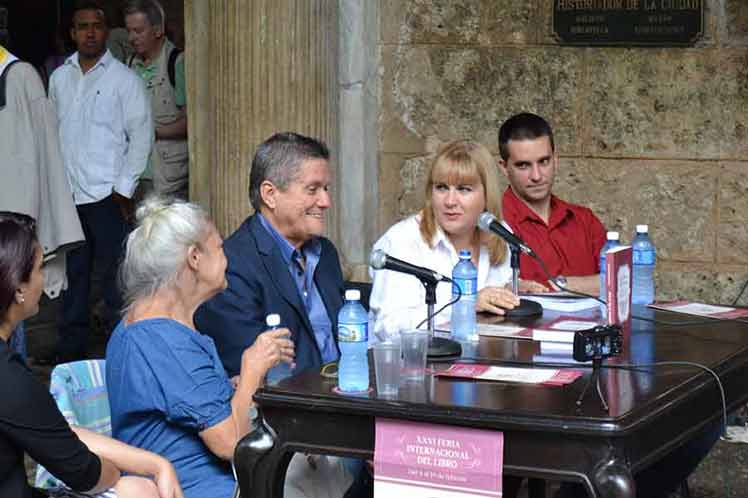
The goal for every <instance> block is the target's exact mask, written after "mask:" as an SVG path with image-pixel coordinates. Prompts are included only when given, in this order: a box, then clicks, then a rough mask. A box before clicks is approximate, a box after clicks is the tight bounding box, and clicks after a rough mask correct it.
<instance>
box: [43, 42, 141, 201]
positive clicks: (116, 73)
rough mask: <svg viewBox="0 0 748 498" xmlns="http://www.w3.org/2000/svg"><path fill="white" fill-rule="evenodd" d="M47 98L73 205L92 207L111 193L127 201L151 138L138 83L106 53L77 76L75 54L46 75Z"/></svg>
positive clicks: (78, 67)
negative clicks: (54, 118)
mask: <svg viewBox="0 0 748 498" xmlns="http://www.w3.org/2000/svg"><path fill="white" fill-rule="evenodd" d="M49 96H50V99H51V100H52V101H53V102H54V103H55V104H56V106H57V116H58V121H59V123H60V148H61V149H62V158H63V162H64V163H65V171H66V172H67V177H68V181H69V182H70V190H71V191H72V192H73V198H74V199H75V203H76V204H88V203H91V202H97V201H100V200H102V199H104V198H105V197H107V196H109V195H110V194H111V193H112V191H115V192H117V193H119V194H122V195H123V196H125V197H128V198H129V197H132V194H133V192H135V188H136V187H137V185H138V179H139V178H140V175H141V173H142V172H143V170H144V169H145V166H146V164H147V163H148V155H149V154H150V151H151V146H152V145H153V138H154V134H153V121H152V120H151V103H150V100H149V97H148V93H147V92H146V89H145V84H144V83H143V80H142V79H141V78H140V77H139V76H138V75H137V74H136V73H135V72H134V71H132V70H130V69H129V68H128V67H127V66H125V65H124V64H122V63H121V62H120V61H118V60H117V59H115V58H114V57H112V54H111V53H109V51H108V50H107V51H106V52H105V53H104V55H103V56H102V57H101V59H99V61H98V62H97V63H96V65H94V67H92V68H91V69H89V70H88V72H87V73H85V74H83V72H82V71H81V67H80V65H79V63H78V53H77V52H76V53H74V54H73V55H71V56H70V57H68V59H67V60H66V61H65V64H63V65H62V66H60V67H59V68H57V69H56V70H55V72H54V73H52V77H51V78H50V82H49Z"/></svg>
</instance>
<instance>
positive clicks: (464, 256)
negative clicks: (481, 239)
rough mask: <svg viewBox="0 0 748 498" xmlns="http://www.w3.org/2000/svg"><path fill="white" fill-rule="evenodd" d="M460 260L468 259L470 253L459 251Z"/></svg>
mask: <svg viewBox="0 0 748 498" xmlns="http://www.w3.org/2000/svg"><path fill="white" fill-rule="evenodd" d="M460 259H470V251H468V250H467V249H463V250H462V251H460Z"/></svg>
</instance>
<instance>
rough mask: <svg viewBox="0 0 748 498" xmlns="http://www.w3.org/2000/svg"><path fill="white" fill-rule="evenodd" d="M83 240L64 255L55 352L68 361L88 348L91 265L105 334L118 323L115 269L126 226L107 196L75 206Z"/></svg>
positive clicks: (119, 300) (118, 260) (119, 301)
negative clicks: (64, 281)
mask: <svg viewBox="0 0 748 498" xmlns="http://www.w3.org/2000/svg"><path fill="white" fill-rule="evenodd" d="M76 208H77V210H78V217H79V218H80V221H81V225H82V227H83V234H84V235H85V237H86V241H85V243H84V244H83V245H81V246H80V247H77V248H75V249H73V250H72V251H69V252H68V253H67V261H66V262H67V277H68V288H67V290H65V291H64V292H63V293H62V318H61V321H60V327H59V340H58V343H57V353H58V354H59V355H60V356H61V357H67V358H70V359H75V358H82V357H84V356H85V354H86V351H87V349H88V334H89V328H90V326H89V310H90V301H89V300H90V294H91V275H92V273H93V269H94V266H95V267H96V269H97V270H98V271H100V272H101V273H100V275H101V290H102V293H103V297H104V302H105V304H106V308H107V309H106V315H105V317H104V322H105V326H106V327H107V328H108V330H107V332H109V331H111V328H112V327H114V326H115V325H116V323H117V322H118V321H119V313H120V311H121V309H122V296H121V294H120V291H119V288H118V286H117V269H118V267H119V262H120V259H121V257H122V254H123V246H124V242H125V238H126V237H127V234H128V231H129V226H128V224H127V222H126V221H125V219H124V218H123V217H122V214H121V212H120V210H119V206H118V205H117V203H115V202H114V200H113V199H112V197H111V196H109V197H107V198H105V199H102V200H100V201H98V202H93V203H90V204H81V205H78V206H76Z"/></svg>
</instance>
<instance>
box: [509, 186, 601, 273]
mask: <svg viewBox="0 0 748 498" xmlns="http://www.w3.org/2000/svg"><path fill="white" fill-rule="evenodd" d="M502 216H503V218H504V220H505V221H506V222H507V223H509V226H511V227H512V230H514V233H515V234H517V235H518V236H519V237H520V238H521V239H522V240H524V241H525V242H526V243H527V245H529V246H530V247H531V248H532V249H533V250H534V251H535V252H536V253H537V255H538V256H540V258H541V259H542V260H543V261H544V262H545V264H546V266H547V267H548V271H549V272H550V273H551V277H555V276H558V275H563V276H586V275H595V274H597V273H599V272H600V250H601V249H602V248H603V246H604V245H605V240H606V239H605V227H604V226H603V224H602V223H601V222H600V220H599V219H598V218H597V216H595V215H594V214H593V213H592V211H591V210H590V209H588V208H586V207H582V206H578V205H576V204H570V203H568V202H564V201H562V200H561V199H559V198H558V197H556V196H555V195H551V215H550V218H549V220H548V224H546V223H545V222H544V221H543V220H542V219H541V218H540V216H538V215H537V214H535V212H534V211H533V210H532V209H530V208H529V207H528V206H527V204H525V203H524V202H523V201H522V200H521V199H520V198H518V197H517V196H516V195H515V194H514V192H513V191H512V189H511V187H509V188H507V189H506V192H504V198H503V201H502ZM520 277H521V278H522V279H525V280H535V281H536V282H541V283H543V284H546V282H547V281H548V276H547V275H546V274H545V273H544V272H543V270H542V269H541V267H540V265H539V264H538V262H537V261H535V260H534V259H532V258H530V257H529V256H527V255H525V254H522V256H521V258H520Z"/></svg>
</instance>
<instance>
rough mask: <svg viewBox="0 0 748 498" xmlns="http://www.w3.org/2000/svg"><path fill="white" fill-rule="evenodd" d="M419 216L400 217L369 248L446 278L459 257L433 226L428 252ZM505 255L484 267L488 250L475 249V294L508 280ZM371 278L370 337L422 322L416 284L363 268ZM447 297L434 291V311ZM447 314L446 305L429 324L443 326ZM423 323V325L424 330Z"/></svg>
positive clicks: (442, 286)
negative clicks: (476, 263) (477, 254)
mask: <svg viewBox="0 0 748 498" xmlns="http://www.w3.org/2000/svg"><path fill="white" fill-rule="evenodd" d="M419 225H420V215H413V216H411V217H409V218H406V219H404V220H402V221H400V222H398V223H396V224H395V225H393V226H392V227H390V229H389V230H387V232H386V233H385V234H384V235H383V236H382V237H381V238H380V239H379V240H378V241H377V242H376V243H375V244H374V250H376V249H381V250H383V251H384V252H386V253H387V254H388V255H390V256H393V257H395V258H397V259H401V260H403V261H407V262H408V263H411V264H414V265H418V266H422V267H425V268H429V269H431V270H433V271H436V272H439V273H441V274H442V275H446V276H451V275H452V269H453V268H454V266H455V265H456V264H457V261H458V260H459V259H460V258H459V255H458V253H457V251H456V250H455V248H454V246H453V245H452V243H451V242H450V241H449V239H448V238H447V236H446V234H445V233H444V232H443V231H442V230H441V229H440V228H437V232H436V234H435V235H434V240H433V242H434V244H432V245H433V248H432V247H430V246H429V244H427V243H426V242H424V240H423V237H421V232H420V230H419ZM508 254H509V251H507V257H506V258H504V261H502V262H501V263H500V264H498V265H491V264H490V259H489V258H490V256H489V253H488V248H487V247H485V246H481V248H480V256H479V259H478V290H480V289H482V288H484V287H501V286H504V285H505V284H507V283H508V282H510V281H511V278H512V270H511V268H510V266H509V256H508ZM369 272H370V275H371V277H372V280H373V288H372V291H371V298H370V300H369V313H370V315H369V322H370V323H371V324H372V328H373V330H374V334H373V335H374V336H376V337H377V338H379V339H380V340H381V339H384V338H385V337H386V336H392V335H397V334H399V333H400V331H402V330H407V329H409V328H414V327H415V326H416V325H418V324H419V323H421V322H422V321H423V320H424V319H425V318H426V291H425V289H424V287H423V285H421V282H420V280H418V279H417V278H416V277H413V276H411V275H407V274H405V273H399V272H394V271H391V270H374V269H369ZM451 299H452V286H451V285H450V284H448V283H446V282H441V283H439V285H437V287H436V306H435V308H434V311H436V310H438V309H439V308H440V307H442V306H444V305H445V304H447V303H448V302H449V301H450V300H451ZM451 315H452V310H451V307H448V308H447V309H445V310H444V311H442V312H441V313H439V314H438V315H437V316H436V318H435V320H434V323H435V324H436V325H437V326H440V325H441V326H443V325H444V324H446V323H447V322H449V320H450V317H451ZM425 327H426V325H424V326H423V328H425Z"/></svg>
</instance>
